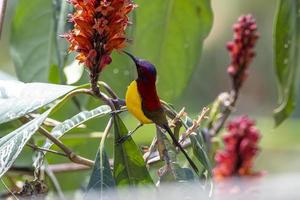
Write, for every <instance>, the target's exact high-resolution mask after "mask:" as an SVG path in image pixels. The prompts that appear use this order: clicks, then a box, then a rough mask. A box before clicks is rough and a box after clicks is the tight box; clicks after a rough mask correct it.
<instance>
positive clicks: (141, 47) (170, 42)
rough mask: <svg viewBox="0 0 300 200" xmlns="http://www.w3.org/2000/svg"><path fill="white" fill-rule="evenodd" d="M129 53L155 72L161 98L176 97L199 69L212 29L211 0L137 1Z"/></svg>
mask: <svg viewBox="0 0 300 200" xmlns="http://www.w3.org/2000/svg"><path fill="white" fill-rule="evenodd" d="M135 2H136V3H137V4H138V5H139V7H138V8H137V9H136V21H135V22H134V23H135V35H134V37H133V38H134V46H133V51H132V53H133V54H135V55H136V56H138V57H141V58H145V59H148V60H149V61H151V62H152V63H154V64H155V66H156V67H157V70H158V89H159V91H160V94H161V96H162V98H163V99H171V98H174V97H177V96H179V95H180V94H181V93H182V91H183V90H184V88H185V87H186V85H187V83H188V81H189V79H190V77H191V75H192V73H193V71H194V69H195V68H196V67H197V66H198V63H199V59H200V55H201V51H202V45H203V40H204V39H205V38H206V37H207V35H208V33H209V31H210V29H211V27H212V18H213V17H212V9H211V5H210V0H181V1H180V0H177V1H176V0H151V1H144V0H136V1H135Z"/></svg>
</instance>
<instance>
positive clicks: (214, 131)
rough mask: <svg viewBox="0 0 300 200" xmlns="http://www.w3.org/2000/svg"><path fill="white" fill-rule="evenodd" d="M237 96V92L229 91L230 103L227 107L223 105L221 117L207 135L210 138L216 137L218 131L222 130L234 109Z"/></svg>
mask: <svg viewBox="0 0 300 200" xmlns="http://www.w3.org/2000/svg"><path fill="white" fill-rule="evenodd" d="M238 96H239V90H232V91H231V93H230V99H231V102H230V103H229V105H225V109H224V110H223V112H222V113H221V117H220V118H219V119H218V121H217V122H215V123H214V124H213V126H212V128H211V129H210V130H209V134H210V136H211V137H214V136H216V135H217V134H218V133H219V132H220V130H221V129H222V128H223V126H224V124H225V122H226V120H227V119H228V117H229V116H230V114H231V113H232V110H233V108H234V107H235V104H236V101H237V99H238Z"/></svg>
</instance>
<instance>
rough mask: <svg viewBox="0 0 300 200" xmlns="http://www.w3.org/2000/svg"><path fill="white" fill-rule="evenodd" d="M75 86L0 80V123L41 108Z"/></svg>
mask: <svg viewBox="0 0 300 200" xmlns="http://www.w3.org/2000/svg"><path fill="white" fill-rule="evenodd" d="M74 88H75V87H72V86H64V85H53V84H46V83H22V82H19V81H0V123H4V122H8V121H11V120H14V119H17V118H19V117H21V116H24V115H26V114H28V113H30V112H33V111H35V110H37V109H38V108H41V107H43V106H45V105H47V104H49V103H50V102H52V101H54V100H55V99H57V98H59V97H61V96H63V95H65V94H67V93H68V92H70V91H72V90H73V89H74Z"/></svg>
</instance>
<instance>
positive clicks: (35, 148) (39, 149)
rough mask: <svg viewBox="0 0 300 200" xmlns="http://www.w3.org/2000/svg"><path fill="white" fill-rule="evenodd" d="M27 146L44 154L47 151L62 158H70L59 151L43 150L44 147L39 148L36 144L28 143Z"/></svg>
mask: <svg viewBox="0 0 300 200" xmlns="http://www.w3.org/2000/svg"><path fill="white" fill-rule="evenodd" d="M26 146H28V147H30V148H32V149H33V150H34V151H42V152H44V151H46V152H49V153H53V154H56V155H60V156H65V157H67V156H68V155H67V154H65V153H62V152H59V151H54V150H51V149H45V148H42V147H38V146H36V145H35V144H30V143H27V144H26Z"/></svg>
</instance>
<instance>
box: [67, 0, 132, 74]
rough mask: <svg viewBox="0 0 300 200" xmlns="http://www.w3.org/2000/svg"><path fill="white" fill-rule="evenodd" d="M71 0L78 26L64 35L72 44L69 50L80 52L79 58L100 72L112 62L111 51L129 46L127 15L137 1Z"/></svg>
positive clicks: (93, 69)
mask: <svg viewBox="0 0 300 200" xmlns="http://www.w3.org/2000/svg"><path fill="white" fill-rule="evenodd" d="M68 1H69V3H71V4H72V5H73V6H74V8H75V12H74V14H72V15H70V22H72V23H73V24H74V29H73V30H71V31H70V32H69V33H68V34H65V35H64V37H65V38H66V39H67V40H68V41H69V42H70V44H71V45H70V47H69V51H76V52H78V53H79V54H78V55H77V57H76V59H77V60H78V61H79V62H80V63H84V64H85V65H86V67H87V68H88V69H90V70H91V71H93V72H95V73H99V72H100V71H101V70H102V69H103V68H104V67H105V66H106V65H107V64H109V63H110V62H111V57H110V54H111V52H112V51H113V50H120V49H122V48H124V47H125V43H126V37H125V29H126V27H127V25H128V24H129V20H128V16H127V15H128V13H130V12H131V11H132V10H133V9H134V8H135V7H136V5H135V4H134V3H132V1H131V0H68Z"/></svg>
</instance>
